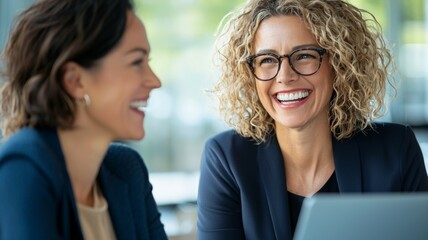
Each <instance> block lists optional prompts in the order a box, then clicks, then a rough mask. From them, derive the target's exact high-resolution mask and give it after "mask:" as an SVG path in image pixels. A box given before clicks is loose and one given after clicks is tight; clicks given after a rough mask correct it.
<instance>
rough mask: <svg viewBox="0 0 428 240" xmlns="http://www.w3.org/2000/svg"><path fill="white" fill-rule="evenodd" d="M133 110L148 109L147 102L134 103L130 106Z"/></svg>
mask: <svg viewBox="0 0 428 240" xmlns="http://www.w3.org/2000/svg"><path fill="white" fill-rule="evenodd" d="M129 106H130V107H131V108H136V109H138V110H144V109H145V108H146V107H147V101H143V100H140V101H133V102H131V103H130V104H129Z"/></svg>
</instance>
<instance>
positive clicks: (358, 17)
mask: <svg viewBox="0 0 428 240" xmlns="http://www.w3.org/2000/svg"><path fill="white" fill-rule="evenodd" d="M281 15H296V16H299V17H300V18H301V19H302V21H303V22H304V23H305V24H306V26H307V27H308V28H309V29H310V31H311V32H312V33H313V34H314V35H315V37H316V39H317V42H318V44H319V45H320V46H321V47H322V48H324V49H326V50H327V52H328V54H329V56H330V62H329V63H330V64H331V66H332V68H333V71H334V72H335V79H334V83H333V98H332V100H331V106H330V114H329V116H330V128H331V132H332V133H333V135H334V137H335V138H336V139H338V140H340V139H344V138H347V137H350V136H352V134H353V133H355V132H356V131H358V130H363V129H365V128H367V127H370V126H372V125H371V123H372V121H373V120H374V119H375V118H378V117H381V116H382V115H383V108H382V106H383V105H384V101H385V100H384V97H385V94H386V86H387V83H390V84H391V86H392V88H393V90H394V91H395V86H394V85H395V82H394V80H393V78H389V77H392V74H391V71H390V70H391V68H390V66H391V64H392V56H391V53H390V51H389V50H388V48H387V46H386V42H385V40H384V39H383V36H382V33H381V27H380V24H379V23H378V21H377V20H376V18H375V17H374V16H373V15H372V14H371V13H369V12H367V11H365V10H363V9H359V8H357V7H355V6H353V5H351V4H349V3H347V2H345V1H343V0H249V1H247V2H246V3H245V4H244V5H243V6H241V7H240V8H238V9H237V11H235V12H232V13H229V14H228V15H227V16H226V17H225V18H224V19H223V22H222V23H221V24H220V28H219V35H218V38H217V41H216V52H217V55H216V56H218V59H217V60H218V61H219V62H218V64H219V67H220V71H221V73H220V79H219V81H218V82H217V83H216V84H215V85H214V88H213V94H215V95H216V96H217V97H218V100H219V106H218V108H219V111H220V113H222V114H223V117H224V119H225V121H226V123H227V124H229V125H230V126H232V127H233V128H235V129H236V131H237V132H238V133H239V134H241V135H242V136H244V137H251V138H252V139H254V140H255V141H256V142H258V143H261V142H264V141H265V140H266V138H267V136H268V135H269V134H270V133H272V132H273V131H274V129H275V124H274V120H273V119H272V118H271V117H270V116H269V114H268V113H267V111H266V110H265V109H264V108H263V106H262V104H261V102H260V100H259V98H258V95H257V91H256V87H255V81H256V80H255V78H254V77H253V75H252V73H251V70H250V69H249V66H248V65H247V63H246V59H247V58H248V57H249V56H250V55H251V54H252V53H251V50H252V47H253V41H254V36H255V33H256V31H257V28H258V26H259V25H260V23H261V22H262V21H263V20H265V19H267V18H269V17H272V16H281Z"/></svg>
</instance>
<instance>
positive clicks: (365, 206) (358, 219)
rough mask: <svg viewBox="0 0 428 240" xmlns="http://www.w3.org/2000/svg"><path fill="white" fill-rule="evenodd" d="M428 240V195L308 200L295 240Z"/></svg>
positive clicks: (326, 196) (320, 196)
mask: <svg viewBox="0 0 428 240" xmlns="http://www.w3.org/2000/svg"><path fill="white" fill-rule="evenodd" d="M314 239H317V240H320V239H321V240H324V239H325V240H372V239H373V240H383V239H385V240H427V239H428V193H376V194H374V193H370V194H369V193H365V194H342V195H338V194H318V195H315V196H313V197H312V198H307V199H305V200H304V202H303V205H302V210H301V212H300V217H299V220H298V222H297V226H296V231H295V234H294V240H314Z"/></svg>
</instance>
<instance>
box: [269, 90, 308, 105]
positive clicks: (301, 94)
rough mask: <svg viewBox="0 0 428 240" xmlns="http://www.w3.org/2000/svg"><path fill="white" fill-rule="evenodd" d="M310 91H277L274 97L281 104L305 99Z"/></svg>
mask: <svg viewBox="0 0 428 240" xmlns="http://www.w3.org/2000/svg"><path fill="white" fill-rule="evenodd" d="M310 93H311V91H309V90H300V91H296V92H288V93H277V94H276V95H275V97H276V99H277V100H278V102H280V103H281V104H293V103H297V102H300V101H303V100H305V99H306V98H307V97H308V96H309V94H310Z"/></svg>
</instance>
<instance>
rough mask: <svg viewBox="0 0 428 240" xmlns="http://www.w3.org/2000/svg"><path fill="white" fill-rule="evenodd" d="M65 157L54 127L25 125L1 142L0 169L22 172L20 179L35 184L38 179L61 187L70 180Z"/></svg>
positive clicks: (56, 187) (4, 172) (11, 172)
mask: <svg viewBox="0 0 428 240" xmlns="http://www.w3.org/2000/svg"><path fill="white" fill-rule="evenodd" d="M62 159H63V157H62V152H61V149H60V144H59V140H58V139H57V135H56V132H55V130H40V129H35V128H23V129H21V130H20V131H18V132H16V133H15V134H14V135H12V136H11V137H10V138H9V139H7V140H6V141H5V142H4V143H3V144H2V145H1V147H0V169H1V171H0V173H1V174H2V175H4V176H7V175H10V174H18V175H21V180H20V181H24V180H25V181H30V182H28V184H30V183H31V184H33V185H34V183H32V182H31V181H34V179H38V181H39V183H40V181H43V182H45V183H47V184H50V185H51V186H54V189H56V190H57V191H61V189H63V188H64V185H63V184H64V183H66V182H67V175H66V167H65V163H64V161H63V160H62ZM64 173H65V174H64ZM24 175H25V176H24ZM8 178H9V179H11V178H10V177H8ZM10 181H12V179H11V180H10ZM36 185H37V184H36ZM41 186H42V184H40V185H39V187H41Z"/></svg>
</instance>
